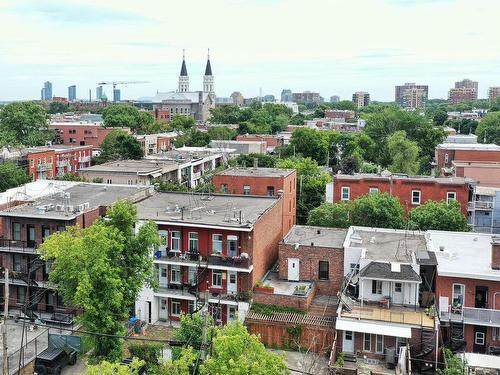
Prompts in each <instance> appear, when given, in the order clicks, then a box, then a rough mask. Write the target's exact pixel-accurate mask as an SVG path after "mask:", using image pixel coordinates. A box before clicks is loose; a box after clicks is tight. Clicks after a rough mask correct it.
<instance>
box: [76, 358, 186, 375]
mask: <svg viewBox="0 0 500 375" xmlns="http://www.w3.org/2000/svg"><path fill="white" fill-rule="evenodd" d="M143 364H144V362H142V361H138V360H134V361H133V362H132V363H131V364H130V365H128V366H127V365H122V364H120V363H111V362H108V361H102V362H101V363H99V364H97V365H90V366H88V368H87V371H86V372H85V375H138V374H139V369H140V368H141V366H142V365H143ZM176 375H181V374H176ZM182 375H184V374H182ZM186 375H188V374H186Z"/></svg>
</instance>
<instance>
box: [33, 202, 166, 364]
mask: <svg viewBox="0 0 500 375" xmlns="http://www.w3.org/2000/svg"><path fill="white" fill-rule="evenodd" d="M136 218H137V213H136V208H135V206H133V205H132V204H131V203H129V202H118V203H116V204H115V205H114V206H113V207H112V208H110V209H109V211H108V214H107V216H106V219H105V220H98V221H96V222H95V223H94V224H93V225H92V226H90V227H88V228H85V229H82V228H79V227H78V226H75V227H68V228H67V230H66V231H64V232H57V233H54V234H52V235H51V236H49V237H48V238H46V239H45V241H44V242H43V244H42V246H41V251H42V254H43V258H44V259H45V260H47V261H51V262H52V264H53V266H52V271H51V273H50V275H49V280H50V281H51V282H53V283H55V284H57V287H58V289H57V290H58V292H59V293H60V294H61V295H62V297H63V299H64V301H65V302H66V303H67V304H68V305H71V306H74V307H77V308H81V309H82V310H83V313H82V314H81V315H80V316H79V317H78V321H79V322H80V324H81V325H82V326H83V328H84V329H85V330H86V331H89V332H99V333H103V334H108V335H114V336H99V335H96V336H94V350H93V352H92V355H93V356H94V357H95V358H97V359H106V360H110V361H117V360H121V357H122V340H121V339H119V338H118V337H116V336H122V335H124V333H125V326H124V322H125V320H126V318H127V316H128V309H129V307H130V306H131V305H132V304H133V303H134V302H135V300H136V298H137V295H138V293H139V290H140V289H141V288H142V286H143V285H144V284H146V285H153V286H154V283H153V280H154V272H153V266H152V257H151V256H150V251H151V249H152V248H153V247H157V246H159V244H160V240H159V237H158V234H157V228H156V224H154V223H153V222H147V223H145V224H143V225H142V226H141V227H140V228H139V229H138V231H137V234H134V223H135V221H136Z"/></svg>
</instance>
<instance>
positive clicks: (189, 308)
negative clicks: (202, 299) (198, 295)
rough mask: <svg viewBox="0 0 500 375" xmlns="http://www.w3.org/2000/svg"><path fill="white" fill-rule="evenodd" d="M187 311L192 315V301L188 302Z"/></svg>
mask: <svg viewBox="0 0 500 375" xmlns="http://www.w3.org/2000/svg"><path fill="white" fill-rule="evenodd" d="M188 311H189V313H190V314H192V313H194V301H188Z"/></svg>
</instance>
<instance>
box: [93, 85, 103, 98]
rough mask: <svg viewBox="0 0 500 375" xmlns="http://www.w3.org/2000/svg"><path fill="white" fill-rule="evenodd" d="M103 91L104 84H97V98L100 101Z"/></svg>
mask: <svg viewBox="0 0 500 375" xmlns="http://www.w3.org/2000/svg"><path fill="white" fill-rule="evenodd" d="M103 93H104V91H103V88H102V86H97V88H96V89H95V100H96V101H100V100H101V98H102V94H103Z"/></svg>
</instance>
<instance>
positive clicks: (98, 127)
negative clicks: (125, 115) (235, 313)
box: [49, 121, 131, 148]
mask: <svg viewBox="0 0 500 375" xmlns="http://www.w3.org/2000/svg"><path fill="white" fill-rule="evenodd" d="M49 128H50V129H54V131H55V133H56V134H55V138H54V144H62V145H66V146H92V147H94V148H99V147H100V146H101V144H102V142H103V141H104V138H106V136H107V135H108V134H109V133H110V132H112V131H113V130H121V131H123V132H125V133H127V134H130V133H131V131H130V129H129V128H105V127H104V126H103V125H102V123H101V122H84V121H82V122H52V123H50V124H49Z"/></svg>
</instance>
